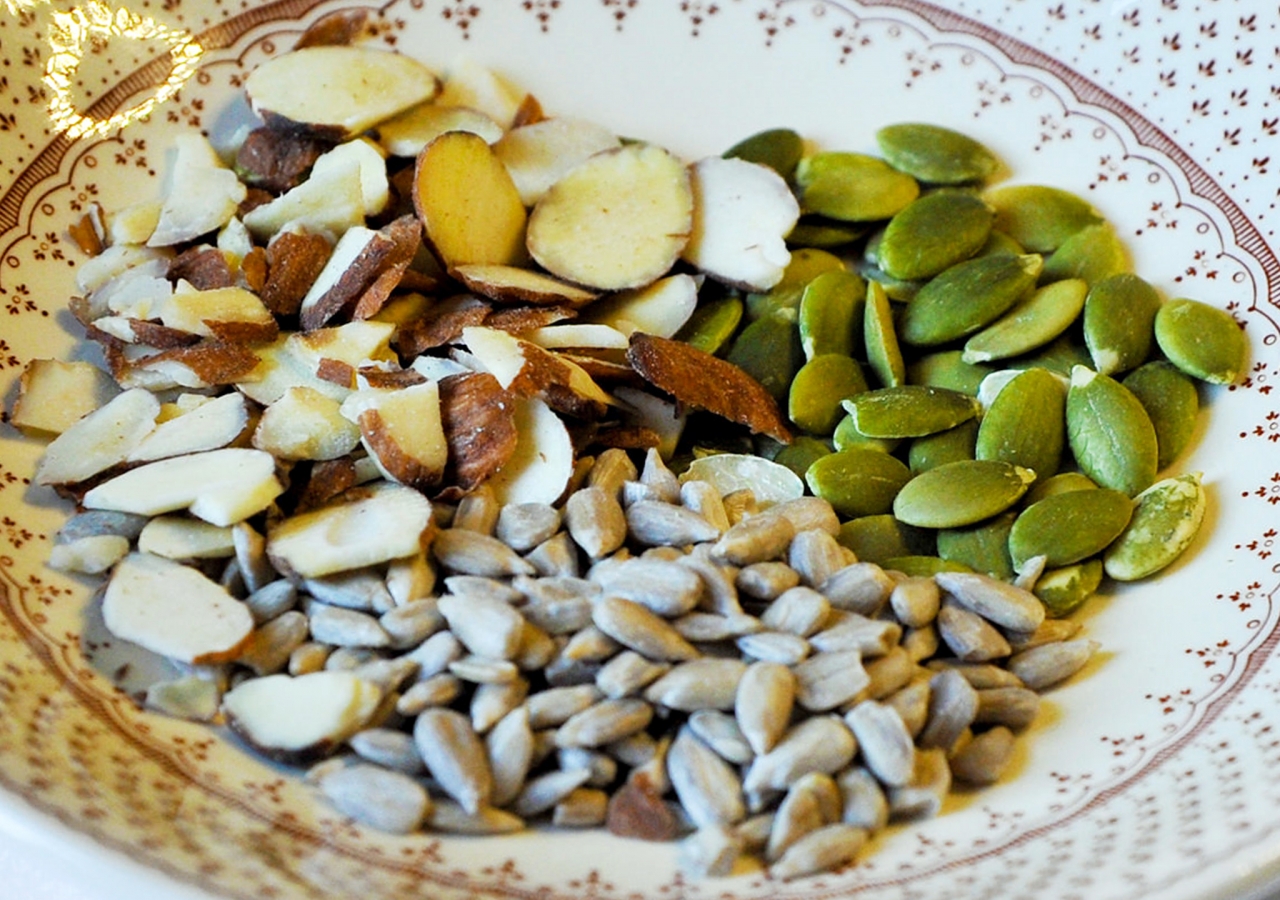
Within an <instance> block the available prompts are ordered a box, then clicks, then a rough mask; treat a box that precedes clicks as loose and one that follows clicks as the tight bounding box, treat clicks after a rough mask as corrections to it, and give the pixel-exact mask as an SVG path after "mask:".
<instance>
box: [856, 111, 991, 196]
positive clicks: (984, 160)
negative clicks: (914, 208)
mask: <svg viewBox="0 0 1280 900" xmlns="http://www.w3.org/2000/svg"><path fill="white" fill-rule="evenodd" d="M876 144H878V145H879V147H880V152H881V153H883V154H884V158H885V159H886V160H888V161H889V165H891V166H893V167H894V168H895V169H898V170H899V171H902V172H906V173H908V174H909V175H913V176H915V177H916V178H918V179H920V180H921V181H923V182H926V183H928V184H964V183H965V182H970V181H983V180H984V179H987V178H990V177H991V176H992V175H994V174H995V172H996V170H997V169H998V168H1000V161H999V160H998V159H996V156H995V154H994V153H992V152H991V151H990V150H988V149H987V148H986V147H985V146H983V145H982V144H981V143H979V142H978V141H975V140H974V139H973V138H971V137H969V136H968V135H967V134H961V133H960V132H958V131H953V130H952V129H950V128H944V127H942V126H941V125H931V124H928V123H923V122H900V123H897V124H894V125H886V126H885V127H883V128H881V129H880V130H879V131H877V132H876Z"/></svg>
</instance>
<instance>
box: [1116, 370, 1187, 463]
mask: <svg viewBox="0 0 1280 900" xmlns="http://www.w3.org/2000/svg"><path fill="white" fill-rule="evenodd" d="M1121 384H1123V385H1124V386H1125V387H1127V388H1128V389H1129V390H1130V391H1132V392H1133V395H1134V396H1135V397H1137V398H1138V402H1139V403H1141V404H1142V408H1143V409H1145V410H1146V411H1147V415H1149V416H1150V417H1151V425H1152V426H1153V427H1154V428H1155V430H1156V445H1157V448H1158V450H1159V454H1158V457H1157V460H1156V465H1157V466H1158V467H1159V468H1161V469H1163V468H1165V467H1166V466H1168V465H1170V464H1171V463H1172V462H1173V461H1174V460H1175V459H1177V458H1178V457H1179V456H1181V455H1182V451H1183V450H1185V449H1186V448H1187V444H1189V443H1191V437H1192V435H1194V434H1195V430H1196V417H1197V416H1198V415H1199V412H1200V393H1199V391H1197V390H1196V385H1195V382H1193V381H1192V380H1191V379H1190V378H1189V377H1188V376H1187V375H1184V374H1183V373H1182V371H1181V370H1179V369H1178V367H1177V366H1175V365H1174V364H1173V363H1170V362H1165V361H1164V360H1155V361H1154V362H1149V363H1147V364H1146V365H1144V366H1139V367H1138V368H1136V369H1134V370H1133V371H1132V372H1130V373H1129V374H1128V375H1126V376H1125V378H1124V381H1122V382H1121Z"/></svg>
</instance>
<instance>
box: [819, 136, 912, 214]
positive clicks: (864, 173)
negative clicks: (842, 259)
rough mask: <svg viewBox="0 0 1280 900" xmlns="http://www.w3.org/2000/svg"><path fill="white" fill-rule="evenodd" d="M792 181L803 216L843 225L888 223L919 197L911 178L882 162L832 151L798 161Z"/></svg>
mask: <svg viewBox="0 0 1280 900" xmlns="http://www.w3.org/2000/svg"><path fill="white" fill-rule="evenodd" d="M795 181H796V184H797V185H798V186H799V188H800V205H801V207H802V208H803V209H804V210H805V212H812V213H818V214H819V215H823V216H826V217H828V218H831V219H839V220H840V221H842V222H874V221H876V220H878V219H888V218H890V217H891V216H893V215H894V213H896V212H898V210H900V209H902V208H903V207H905V206H906V205H907V204H908V203H910V202H911V201H912V200H914V199H916V197H918V196H919V195H920V185H919V184H917V183H916V180H915V179H914V178H912V177H911V176H910V175H905V174H903V173H902V172H899V171H896V170H895V169H892V168H890V167H889V165H888V164H887V163H886V162H885V161H884V160H882V159H877V158H876V157H874V156H866V155H864V154H861V153H847V152H842V151H832V152H827V153H817V154H814V155H813V156H809V157H806V158H804V159H802V160H800V164H799V165H798V166H796V171H795Z"/></svg>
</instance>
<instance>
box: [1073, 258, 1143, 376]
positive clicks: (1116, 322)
mask: <svg viewBox="0 0 1280 900" xmlns="http://www.w3.org/2000/svg"><path fill="white" fill-rule="evenodd" d="M1159 310H1160V295H1159V294H1157V293H1156V289H1155V288H1153V287H1152V286H1151V285H1150V284H1148V283H1147V282H1145V281H1143V280H1142V279H1141V278H1139V277H1138V276H1137V275H1133V274H1130V273H1121V274H1119V275H1112V276H1111V277H1110V278H1104V279H1102V280H1100V281H1094V282H1092V283H1091V285H1090V287H1089V294H1088V296H1086V297H1085V300H1084V320H1083V323H1084V343H1085V346H1086V347H1088V348H1089V355H1090V356H1091V357H1093V368H1094V369H1095V370H1096V371H1098V372H1101V373H1102V374H1103V375H1113V374H1115V373H1116V372H1127V371H1128V370H1129V369H1132V368H1133V367H1135V366H1139V365H1142V363H1143V362H1144V361H1145V360H1146V359H1147V357H1148V356H1150V355H1151V346H1152V343H1153V340H1154V337H1153V333H1152V329H1153V328H1154V326H1155V321H1156V313H1157V312H1158V311H1159Z"/></svg>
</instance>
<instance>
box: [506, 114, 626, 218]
mask: <svg viewBox="0 0 1280 900" xmlns="http://www.w3.org/2000/svg"><path fill="white" fill-rule="evenodd" d="M619 146H620V142H619V140H618V138H617V136H616V135H615V134H614V133H613V132H611V131H609V129H607V128H605V127H604V126H603V125H597V124H596V123H595V122H590V121H587V120H586V119H575V118H570V117H567V116H557V117H556V118H551V119H543V120H541V121H538V122H533V123H531V124H529V125H524V126H522V127H520V128H512V129H511V130H510V131H508V132H507V133H506V134H505V135H503V136H502V137H501V138H500V139H499V140H498V141H497V142H496V143H495V144H494V145H493V151H494V152H495V153H497V154H498V159H500V160H502V163H503V165H505V166H506V167H507V171H508V172H510V173H511V178H512V180H513V181H514V182H515V184H516V188H517V189H519V191H520V199H521V200H523V201H524V204H525V206H533V205H534V204H535V203H537V202H538V201H539V200H541V199H542V195H543V194H545V193H546V192H547V191H548V190H549V189H550V188H551V186H552V185H553V184H555V183H556V182H557V181H559V180H560V179H561V178H563V177H564V176H565V175H567V174H568V173H569V171H570V170H571V169H572V168H573V167H574V166H576V165H578V164H579V163H580V162H583V161H584V160H586V159H588V158H589V157H591V156H594V155H595V154H597V153H599V152H601V151H603V150H614V149H616V148H617V147H619Z"/></svg>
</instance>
